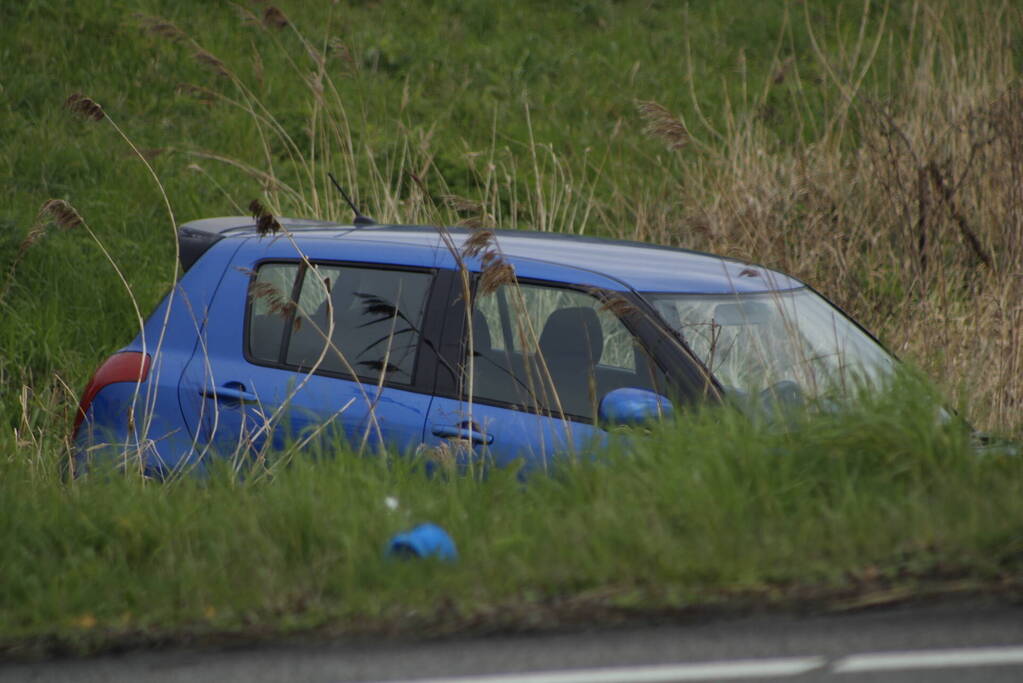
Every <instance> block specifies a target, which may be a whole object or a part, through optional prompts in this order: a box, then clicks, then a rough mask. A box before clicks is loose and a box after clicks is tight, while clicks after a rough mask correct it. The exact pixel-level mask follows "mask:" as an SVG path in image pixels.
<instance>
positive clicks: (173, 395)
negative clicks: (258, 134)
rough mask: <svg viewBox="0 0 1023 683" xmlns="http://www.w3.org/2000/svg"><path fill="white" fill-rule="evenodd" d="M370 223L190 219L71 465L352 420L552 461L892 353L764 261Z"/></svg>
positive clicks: (85, 403) (883, 366)
mask: <svg viewBox="0 0 1023 683" xmlns="http://www.w3.org/2000/svg"><path fill="white" fill-rule="evenodd" d="M356 223H357V224H356V225H347V226H346V225H338V224H334V223H325V222H319V221H310V220H296V219H284V218H281V219H279V221H278V220H277V219H273V218H272V217H267V216H263V217H260V218H258V220H257V219H253V218H246V217H235V218H212V219H205V220H198V221H193V222H191V223H187V224H185V225H182V226H181V227H180V229H179V233H178V234H179V238H178V239H179V248H180V259H181V265H182V267H183V275H182V277H181V278H180V279H179V281H178V282H177V284H176V285H175V286H174V287H173V289H172V291H171V292H170V293H169V294H168V295H167V296H166V298H165V299H164V300H163V302H162V303H161V304H160V305H159V306H158V307H157V309H156V310H155V311H154V312H153V313H152V315H150V316H149V318H148V320H147V321H146V323H145V326H144V329H143V330H142V332H141V333H140V334H139V336H138V337H136V338H135V340H134V341H132V343H131V344H129V345H128V346H126V347H124V348H123V349H121V350H120V351H119V352H117V353H115V354H114V355H112V356H111V357H110V358H108V359H107V360H106V361H105V362H104V363H103V364H102V366H101V367H100V368H99V369H98V370H97V371H96V373H95V375H94V377H93V378H92V380H91V381H90V382H89V384H88V386H87V387H86V389H85V391H84V392H83V395H82V399H81V405H80V408H79V412H78V419H77V421H76V424H75V427H74V443H75V454H76V462H77V463H78V465H79V466H80V467H81V466H86V465H87V463H88V462H90V461H91V460H94V459H96V458H99V457H110V456H111V454H113V456H115V457H117V458H120V459H121V461H122V462H123V463H133V464H135V465H137V466H138V467H139V468H141V469H142V470H143V471H144V472H145V473H146V474H147V475H149V476H154V477H165V476H167V475H169V474H171V473H173V472H175V471H183V470H187V469H188V468H202V467H204V463H207V462H209V459H210V458H214V457H225V458H238V459H251V458H259V457H264V456H266V455H267V454H272V453H275V452H279V451H282V450H287V449H293V450H294V449H301V448H303V447H305V446H306V445H307V444H310V443H312V442H314V441H318V442H321V443H324V442H327V441H325V440H328V439H330V438H335V437H339V436H340V437H343V438H344V439H345V440H346V441H347V443H348V444H349V445H350V446H351V447H352V448H353V449H358V450H375V449H380V448H386V449H388V450H389V451H391V452H401V453H409V452H415V451H420V452H426V453H427V454H430V455H431V457H432V456H437V457H441V458H442V457H444V456H445V454H448V455H451V454H455V456H456V457H463V458H464V457H470V458H475V459H479V460H480V461H484V462H486V463H492V464H496V465H498V466H500V465H505V464H508V463H510V462H512V461H514V460H517V459H521V460H522V462H523V463H524V464H525V466H526V467H527V468H543V467H546V466H547V464H548V463H549V462H551V459H552V458H555V457H558V456H559V455H562V454H565V453H579V452H585V451H586V450H587V449H589V448H592V447H593V444H594V443H599V442H600V441H601V440H602V439H604V438H605V437H606V431H605V429H606V428H607V427H608V426H609V425H612V424H636V423H640V422H643V421H646V420H650V419H653V418H656V417H657V416H659V415H664V414H667V413H670V412H671V411H672V410H676V409H678V408H679V407H684V406H686V405H691V404H693V403H695V402H699V401H721V400H727V399H728V397H733V398H735V399H738V400H739V401H741V402H745V403H747V404H748V403H751V402H771V401H783V402H791V401H797V402H798V401H807V400H810V399H814V398H820V397H826V396H828V395H829V394H830V393H833V392H835V391H839V390H842V389H843V388H845V387H847V386H848V385H849V384H850V383H851V382H859V381H862V380H864V379H866V380H871V379H876V378H878V377H879V376H882V375H884V374H885V373H887V372H888V371H889V369H890V368H891V367H892V365H893V362H894V361H893V359H892V357H891V356H890V355H889V354H888V353H887V352H886V351H885V350H884V349H883V348H882V347H881V346H880V345H879V344H878V342H877V341H876V340H875V339H874V338H873V337H871V336H870V334H868V333H867V332H866V331H864V330H863V329H862V328H861V327H860V326H858V325H857V324H856V323H855V322H853V321H852V320H850V319H849V318H848V317H847V316H845V315H844V314H843V313H842V312H841V311H840V310H838V309H837V308H836V307H835V306H833V305H832V304H830V303H829V302H828V301H827V300H825V299H824V298H823V297H821V296H820V295H819V294H817V293H816V292H814V291H813V290H812V289H811V288H809V287H808V286H806V285H804V284H803V283H801V282H799V281H798V280H795V279H793V278H791V277H789V276H787V275H784V274H782V273H778V272H775V271H771V270H768V269H766V268H763V267H760V266H757V265H751V264H747V263H742V262H739V261H735V260H732V259H728V258H723V257H720V256H714V255H710V254H703V253H697V252H692V251H686V250H682V249H673V248H665V247H659V246H653V245H649V244H641V243H635V242H624V241H612V240H604V239H595V238H588V237H579V236H572V235H564V234H550V233H539V232H527V231H486V230H469V229H458V228H451V229H438V228H435V227H422V226H399V225H375V224H370V225H366V224H363V223H364V222H363V221H358V220H357V221H356ZM268 224H272V225H268ZM459 454H460V455H459ZM455 456H453V457H455Z"/></svg>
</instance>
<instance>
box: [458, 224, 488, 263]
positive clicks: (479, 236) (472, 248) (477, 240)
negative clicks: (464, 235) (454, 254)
mask: <svg viewBox="0 0 1023 683" xmlns="http://www.w3.org/2000/svg"><path fill="white" fill-rule="evenodd" d="M493 246H494V233H493V232H491V231H490V230H474V231H473V232H472V234H471V235H470V236H469V239H467V240H466V241H465V244H463V245H462V255H463V256H464V257H466V258H473V257H475V256H479V255H481V254H483V255H487V254H488V253H489V252H490V250H491V248H492V247H493Z"/></svg>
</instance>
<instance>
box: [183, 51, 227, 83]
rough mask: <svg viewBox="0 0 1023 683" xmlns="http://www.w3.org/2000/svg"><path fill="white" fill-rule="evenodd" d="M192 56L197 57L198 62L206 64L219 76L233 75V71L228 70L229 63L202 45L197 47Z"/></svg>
mask: <svg viewBox="0 0 1023 683" xmlns="http://www.w3.org/2000/svg"><path fill="white" fill-rule="evenodd" d="M192 57H193V58H194V59H195V61H196V62H198V63H199V64H201V65H202V66H205V67H206V68H207V69H209V70H210V71H212V72H213V73H215V74H217V75H218V76H223V77H225V78H230V77H231V72H230V70H228V68H227V65H226V64H224V62H222V61H220V59H219V58H218V57H217V56H216V55H214V54H212V53H210V52H207V51H206V50H204V49H202V48H201V47H200V48H197V49H196V51H195V52H194V53H193V54H192Z"/></svg>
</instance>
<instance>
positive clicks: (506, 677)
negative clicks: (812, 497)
mask: <svg viewBox="0 0 1023 683" xmlns="http://www.w3.org/2000/svg"><path fill="white" fill-rule="evenodd" d="M1011 664H1017V665H1023V646H1006V647H975V648H968V649H967V648H963V649H952V650H915V651H907V652H867V653H863V654H857V655H848V656H845V657H839V658H837V659H835V660H833V661H831V662H830V664H829V660H828V658H826V657H777V658H771V659H739V660H734V661H719V662H700V663H695V664H663V665H657V666H634V667H615V668H605V669H570V670H564V671H537V672H525V673H514V674H492V675H484V676H471V675H470V676H452V677H447V678H418V679H412V680H409V681H406V682H405V683H467V682H469V681H475V682H478V683H669V682H671V681H724V680H735V679H741V678H782V677H787V676H799V675H801V674H805V673H809V672H811V671H819V672H820V673H831V674H846V673H863V672H868V671H900V670H909V669H952V668H958V667H982V666H1000V665H1001V666H1005V665H1011Z"/></svg>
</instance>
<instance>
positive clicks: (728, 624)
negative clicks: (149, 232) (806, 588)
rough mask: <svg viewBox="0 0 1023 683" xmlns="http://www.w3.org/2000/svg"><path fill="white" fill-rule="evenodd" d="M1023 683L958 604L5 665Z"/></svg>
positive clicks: (327, 676)
mask: <svg viewBox="0 0 1023 683" xmlns="http://www.w3.org/2000/svg"><path fill="white" fill-rule="evenodd" d="M397 680H403V681H413V680H418V681H424V682H425V681H429V682H430V683H441V682H444V683H454V682H455V681H465V680H479V681H484V682H486V683H584V682H590V681H593V682H597V683H608V682H611V681H637V682H638V681H647V682H658V681H690V680H701V681H723V680H770V681H788V680H791V681H800V682H802V681H830V682H832V683H861V682H865V681H899V682H900V683H901V682H906V681H1023V606H1020V605H1017V606H1012V605H1004V604H998V603H996V602H993V601H978V600H969V601H954V602H949V601H946V602H942V603H939V604H929V605H912V606H903V607H897V608H883V609H873V610H869V611H860V612H857V613H846V614H830V615H817V616H792V615H787V616H778V615H758V616H747V617H738V618H737V617H727V618H726V617H717V618H711V617H694V618H691V619H687V620H686V621H684V622H678V621H676V622H675V623H672V624H660V625H646V626H642V627H640V626H632V627H627V628H614V629H600V628H593V629H587V630H582V631H580V630H575V631H572V632H557V633H542V634H528V635H505V636H489V637H479V638H455V639H444V640H437V639H432V640H431V639H422V640H416V641H410V640H402V641H393V640H391V641H380V640H377V641H359V640H346V641H341V642H329V643H323V642H321V643H288V644H280V645H272V646H266V645H263V646H258V647H245V648H234V649H227V650H225V649H219V650H173V651H162V652H137V653H131V654H125V655H118V656H105V657H99V658H94V659H64V660H56V661H45V662H35V663H20V664H6V665H0V681H2V682H4V683H6V682H7V681H74V682H75V683H92V682H93V681H140V682H153V683H163V682H167V683H170V682H184V681H189V682H192V681H215V682H216V683H233V682H235V681H239V682H240V681H256V682H259V681H397Z"/></svg>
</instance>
